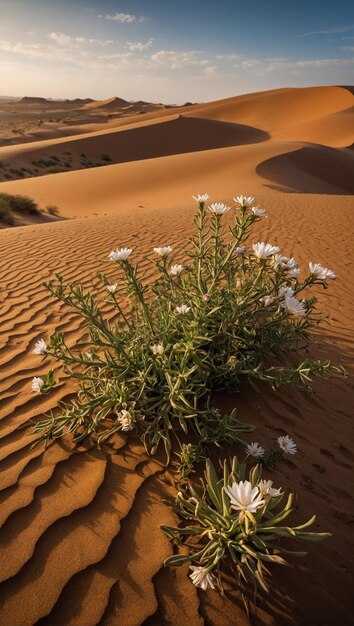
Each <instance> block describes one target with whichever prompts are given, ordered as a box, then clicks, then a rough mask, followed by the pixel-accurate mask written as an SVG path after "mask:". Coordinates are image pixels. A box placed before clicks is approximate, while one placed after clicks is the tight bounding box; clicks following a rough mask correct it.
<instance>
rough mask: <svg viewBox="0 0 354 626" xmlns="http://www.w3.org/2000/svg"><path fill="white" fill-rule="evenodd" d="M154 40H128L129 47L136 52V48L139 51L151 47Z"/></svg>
mask: <svg viewBox="0 0 354 626" xmlns="http://www.w3.org/2000/svg"><path fill="white" fill-rule="evenodd" d="M153 41H154V40H153V39H149V40H148V41H146V42H145V43H143V42H142V41H136V42H134V41H127V48H128V49H129V50H131V51H132V52H134V51H135V50H137V51H138V52H143V51H144V50H147V49H148V48H150V46H152V43H153Z"/></svg>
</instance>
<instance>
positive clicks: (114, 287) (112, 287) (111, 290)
mask: <svg viewBox="0 0 354 626" xmlns="http://www.w3.org/2000/svg"><path fill="white" fill-rule="evenodd" d="M106 287H107V291H109V293H115V292H116V291H117V289H118V285H117V284H115V285H107V286H106Z"/></svg>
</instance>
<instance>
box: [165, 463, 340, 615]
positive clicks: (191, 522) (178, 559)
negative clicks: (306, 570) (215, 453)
mask: <svg viewBox="0 0 354 626" xmlns="http://www.w3.org/2000/svg"><path fill="white" fill-rule="evenodd" d="M283 498H284V493H283V492H282V490H281V489H276V488H274V487H273V483H272V481H271V480H262V479H261V466H259V465H257V466H256V467H253V468H252V469H251V470H250V471H249V474H248V476H247V475H246V465H245V464H244V463H239V461H238V460H237V458H236V457H234V458H233V459H232V460H230V461H225V462H224V467H223V476H222V477H221V479H219V478H218V476H217V473H216V471H215V468H214V466H213V464H212V463H211V461H210V460H207V462H206V471H205V481H201V488H200V486H199V489H198V488H197V487H196V486H195V485H193V483H192V482H190V481H189V480H188V481H187V482H186V484H185V486H184V488H183V491H180V492H179V493H178V494H177V497H176V502H175V506H174V510H175V512H176V513H177V514H178V516H179V517H180V518H181V521H182V522H181V526H180V527H174V526H161V529H162V530H163V532H164V533H165V534H166V535H167V536H168V537H170V538H171V539H172V540H173V541H174V542H175V543H177V544H178V545H180V544H184V545H187V546H188V548H189V553H188V554H175V555H173V556H170V557H168V558H167V559H166V560H165V565H170V566H180V565H183V564H185V563H189V562H190V563H193V565H191V566H190V569H191V570H192V573H191V574H190V578H191V579H192V581H193V583H194V585H196V586H197V587H201V588H202V589H203V590H205V589H207V588H208V587H211V588H212V589H215V587H216V586H217V587H219V589H220V590H221V591H222V589H223V585H222V579H221V573H222V571H223V570H225V571H229V572H230V570H231V573H232V575H233V576H234V577H235V579H236V581H237V586H238V587H239V589H240V590H241V593H242V596H243V599H244V602H245V604H246V607H247V605H248V602H247V596H246V594H245V591H246V589H247V587H249V586H251V587H253V591H254V594H255V596H256V595H257V592H258V590H259V589H262V590H263V591H266V592H268V591H269V588H268V584H267V583H268V578H269V575H270V572H269V570H268V567H267V565H268V564H271V563H277V564H280V565H287V562H286V561H285V559H284V556H287V555H293V556H305V555H306V552H298V551H292V550H288V549H285V548H283V547H282V545H281V544H282V543H283V540H284V539H291V540H307V541H319V540H321V539H325V538H326V537H329V536H330V535H329V533H314V532H307V531H305V532H304V529H306V528H307V527H308V526H311V524H313V522H314V521H315V516H313V517H312V518H311V519H309V520H308V521H307V522H305V523H304V524H301V525H300V526H294V527H291V526H289V525H288V524H287V525H285V526H284V525H282V523H283V522H284V520H285V519H286V518H287V517H288V516H289V515H290V514H291V513H292V511H293V505H294V495H293V494H291V493H290V494H289V495H288V497H287V501H286V504H285V506H284V505H281V502H282V500H283ZM283 555H284V556H283Z"/></svg>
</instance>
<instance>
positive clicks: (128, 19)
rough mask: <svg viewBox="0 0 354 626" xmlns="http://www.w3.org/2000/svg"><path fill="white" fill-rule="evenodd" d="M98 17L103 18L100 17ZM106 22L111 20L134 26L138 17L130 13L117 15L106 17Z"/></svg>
mask: <svg viewBox="0 0 354 626" xmlns="http://www.w3.org/2000/svg"><path fill="white" fill-rule="evenodd" d="M98 17H101V16H100V15H99V16H98ZM105 17H106V20H111V21H112V22H119V23H120V24H132V23H133V22H136V20H137V17H136V15H131V14H130V13H115V14H114V15H106V16H105Z"/></svg>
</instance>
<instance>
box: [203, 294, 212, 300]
mask: <svg viewBox="0 0 354 626" xmlns="http://www.w3.org/2000/svg"><path fill="white" fill-rule="evenodd" d="M209 298H210V296H209V294H208V293H203V295H202V300H203V301H204V302H208V300H209Z"/></svg>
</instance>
